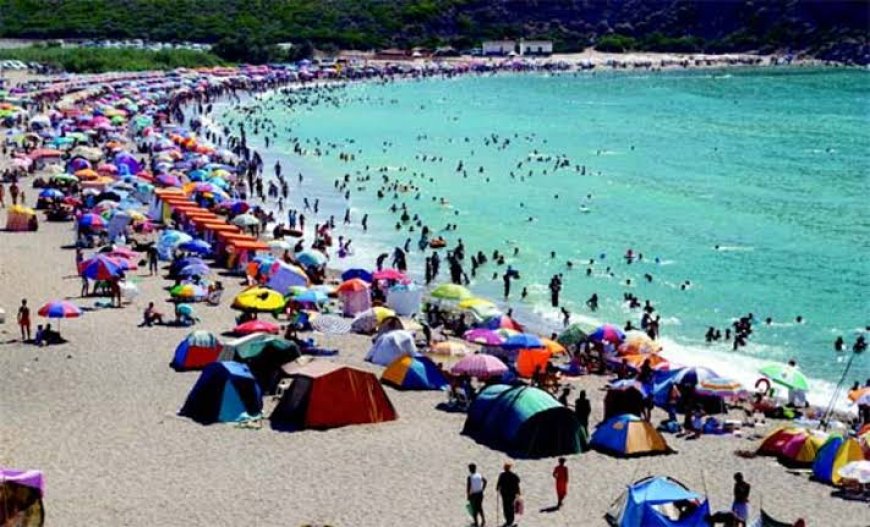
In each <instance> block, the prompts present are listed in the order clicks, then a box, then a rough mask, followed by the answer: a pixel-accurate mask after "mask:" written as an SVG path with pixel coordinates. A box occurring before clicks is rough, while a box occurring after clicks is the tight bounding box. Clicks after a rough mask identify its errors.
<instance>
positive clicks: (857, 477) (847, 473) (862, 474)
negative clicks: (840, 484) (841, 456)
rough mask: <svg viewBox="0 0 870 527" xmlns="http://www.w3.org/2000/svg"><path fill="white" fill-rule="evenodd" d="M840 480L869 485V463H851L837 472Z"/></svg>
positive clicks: (864, 461)
mask: <svg viewBox="0 0 870 527" xmlns="http://www.w3.org/2000/svg"><path fill="white" fill-rule="evenodd" d="M837 474H839V475H840V477H841V478H842V479H849V480H853V481H857V482H858V483H860V484H861V485H866V484H868V483H870V461H868V460H860V461H852V462H851V463H848V464H846V465H844V466H843V467H842V468H840V469H839V470H838V471H837Z"/></svg>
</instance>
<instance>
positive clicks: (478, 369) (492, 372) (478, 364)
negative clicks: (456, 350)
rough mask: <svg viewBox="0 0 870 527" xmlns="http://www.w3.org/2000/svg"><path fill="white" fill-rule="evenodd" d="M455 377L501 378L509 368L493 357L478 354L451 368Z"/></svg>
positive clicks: (468, 356)
mask: <svg viewBox="0 0 870 527" xmlns="http://www.w3.org/2000/svg"><path fill="white" fill-rule="evenodd" d="M450 371H451V372H452V373H453V374H455V375H468V376H471V377H477V378H479V379H489V378H492V377H500V376H502V375H504V374H505V373H507V371H508V367H507V366H505V363H503V362H502V361H501V360H499V359H498V358H497V357H494V356H492V355H486V354H482V353H478V354H475V355H467V356H465V357H463V358H461V359H459V362H457V363H456V364H454V365H453V367H452V368H450Z"/></svg>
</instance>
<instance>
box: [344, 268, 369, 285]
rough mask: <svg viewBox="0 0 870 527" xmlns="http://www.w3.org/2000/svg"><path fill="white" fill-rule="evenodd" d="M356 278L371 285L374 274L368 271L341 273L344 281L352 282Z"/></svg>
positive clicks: (356, 270)
mask: <svg viewBox="0 0 870 527" xmlns="http://www.w3.org/2000/svg"><path fill="white" fill-rule="evenodd" d="M354 278H359V279H360V280H362V281H364V282H369V283H371V281H372V279H373V277H372V273H370V272H368V271H366V270H365V269H348V270H347V271H345V272H343V273H341V279H342V280H352V279H354Z"/></svg>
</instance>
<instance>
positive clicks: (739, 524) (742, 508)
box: [731, 472, 751, 527]
mask: <svg viewBox="0 0 870 527" xmlns="http://www.w3.org/2000/svg"><path fill="white" fill-rule="evenodd" d="M750 489H751V486H750V485H749V483H746V481H744V479H743V474H742V473H741V472H735V473H734V503H732V504H731V512H732V513H734V520H735V521H736V523H735V527H746V522H748V521H749V491H750Z"/></svg>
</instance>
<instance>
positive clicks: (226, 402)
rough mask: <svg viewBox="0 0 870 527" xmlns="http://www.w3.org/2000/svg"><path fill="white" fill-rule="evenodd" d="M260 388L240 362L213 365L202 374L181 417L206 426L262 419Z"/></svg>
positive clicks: (189, 396)
mask: <svg viewBox="0 0 870 527" xmlns="http://www.w3.org/2000/svg"><path fill="white" fill-rule="evenodd" d="M262 410H263V400H262V399H261V393H260V387H259V386H258V385H257V382H256V380H255V379H254V376H253V375H252V374H251V370H250V369H249V368H248V367H247V366H246V365H244V364H241V363H238V362H213V363H211V364H209V365H208V366H206V367H205V369H203V370H202V373H201V374H200V376H199V379H198V380H197V381H196V384H195V385H194V386H193V389H192V390H190V393H189V394H188V396H187V400H186V401H185V402H184V406H182V407H181V410H179V412H178V413H179V415H182V416H184V417H189V418H191V419H193V420H194V421H196V422H198V423H202V424H204V425H208V424H212V423H228V422H235V421H240V420H243V419H245V418H247V417H253V416H256V415H259V414H260V412H262Z"/></svg>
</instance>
